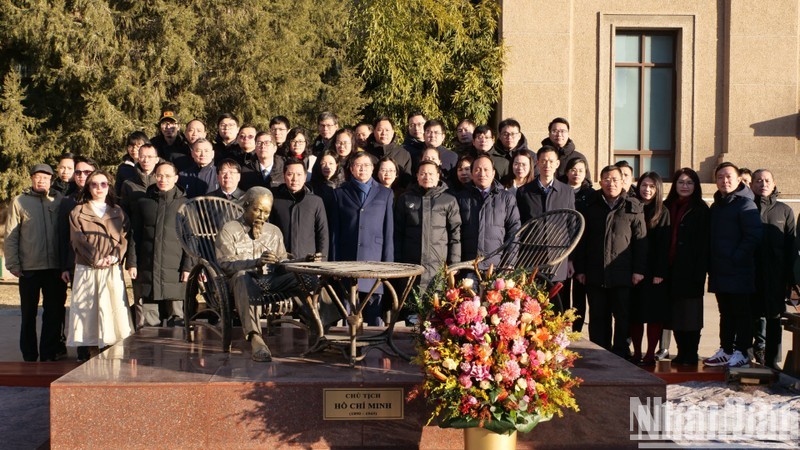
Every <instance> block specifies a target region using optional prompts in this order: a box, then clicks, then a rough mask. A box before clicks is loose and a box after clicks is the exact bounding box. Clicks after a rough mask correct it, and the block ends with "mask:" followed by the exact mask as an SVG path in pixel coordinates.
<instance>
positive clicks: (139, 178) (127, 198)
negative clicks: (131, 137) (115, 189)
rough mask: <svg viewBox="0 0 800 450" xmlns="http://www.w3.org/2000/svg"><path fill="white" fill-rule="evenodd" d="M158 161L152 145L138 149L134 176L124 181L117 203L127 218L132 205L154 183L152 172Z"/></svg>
mask: <svg viewBox="0 0 800 450" xmlns="http://www.w3.org/2000/svg"><path fill="white" fill-rule="evenodd" d="M159 160H160V158H159V157H158V152H157V150H156V148H155V147H154V146H153V145H152V144H149V143H147V144H144V145H142V146H141V147H139V162H138V163H137V164H136V166H134V170H135V176H133V177H131V178H130V179H128V180H125V182H124V183H122V188H121V189H120V192H121V195H120V201H119V203H120V206H121V207H122V210H123V211H125V214H127V215H128V217H130V215H131V207H132V205H133V204H134V203H136V201H137V200H138V199H139V198H141V197H142V196H144V193H145V191H146V190H147V188H148V187H149V186H150V185H152V184H153V183H155V182H156V180H155V178H154V177H153V171H154V170H155V168H156V165H157V164H158V162H159Z"/></svg>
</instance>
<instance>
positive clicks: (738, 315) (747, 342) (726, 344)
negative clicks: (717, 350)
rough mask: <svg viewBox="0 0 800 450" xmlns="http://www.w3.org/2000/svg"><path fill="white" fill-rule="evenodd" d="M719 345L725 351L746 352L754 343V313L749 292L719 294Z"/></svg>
mask: <svg viewBox="0 0 800 450" xmlns="http://www.w3.org/2000/svg"><path fill="white" fill-rule="evenodd" d="M717 306H718V307H719V346H720V347H722V349H723V350H725V353H727V354H729V355H730V354H732V353H733V352H734V351H735V350H738V351H740V352H742V353H746V352H747V349H748V348H750V346H751V344H752V339H753V337H752V332H751V330H752V328H751V327H752V323H753V319H752V315H751V314H750V295H749V294H728V293H718V294H717Z"/></svg>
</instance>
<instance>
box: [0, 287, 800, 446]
mask: <svg viewBox="0 0 800 450" xmlns="http://www.w3.org/2000/svg"><path fill="white" fill-rule="evenodd" d="M17 292H18V291H17V285H16V283H13V282H10V283H9V282H8V281H3V282H0V361H21V360H22V357H21V355H20V352H19V303H18V302H19V301H18V296H17V295H18V294H17ZM40 317H41V310H40ZM718 321H719V315H718V311H717V306H716V301H715V299H714V297H713V296H711V295H706V298H705V328H704V330H703V335H702V339H701V345H700V353H701V355H702V356H708V355H711V354H712V353H713V352H714V351H716V349H717V347H718V345H719V340H718V337H717V332H718V329H719V322H718ZM587 333H588V331H587V328H584V334H587ZM783 341H784V343H786V344H785V346H784V349H783V353H784V354H785V352H786V350H788V347H789V346H790V345H791V337H790V335H789V334H788V333H786V332H784V338H783ZM675 352H676V348H675V344H674V342H673V345H672V347H671V349H670V353H671V354H672V355H674V354H675ZM75 357H76V355H75V350H74V349H69V355H68V358H70V359H74V358H75ZM794 382H796V380H792V379H789V378H788V377H782V379H781V381H780V382H779V383H778V384H777V385H774V386H739V385H728V384H726V383H697V382H691V383H683V384H676V385H670V386H669V387H668V389H667V396H668V399H667V400H668V402H669V404H670V407H675V408H677V409H678V410H679V411H682V414H683V416H681V415H679V416H675V417H678V418H680V417H684V418H685V417H688V416H686V411H694V413H695V414H697V411H700V412H701V414H700V415H701V416H702V413H703V412H705V411H706V410H709V409H711V410H713V409H714V408H715V405H716V409H717V410H718V412H717V413H715V414H717V416H716V417H720V418H722V420H724V421H725V422H724V423H728V424H731V425H729V426H728V428H725V429H727V430H729V429H731V428H733V429H736V428H735V427H736V426H739V425H738V424H740V423H741V424H743V425H741V427H745V428H748V427H749V428H748V429H751V430H755V432H754V433H751V436H749V437H747V438H746V439H745V440H736V439H733V438H731V437H730V436H728V437H727V438H722V439H720V438H718V435H713V436H712V434H709V433H710V432H709V433H707V437H708V438H710V439H705V440H702V441H701V440H698V439H697V436H694V437H690V438H689V439H686V438H684V439H677V440H676V441H675V444H671V445H672V448H676V447H680V448H698V447H703V448H730V447H732V446H737V447H738V448H800V395H799V394H798V393H797V391H795V390H791V389H789V388H788V387H787V386H790V385H792V384H793V383H794ZM49 398H50V397H49V390H48V389H46V388H13V387H0V448H3V449H14V450H16V449H37V448H42V446H44V447H43V448H47V446H46V444H47V442H48V440H49V438H50V425H49V402H50V400H49ZM730 401H733V402H734V403H733V407H731V406H726V402H730ZM736 402H738V403H736ZM740 404H744V405H748V404H750V405H769V407H770V408H772V409H773V410H778V411H779V412H780V413H781V415H782V416H787V417H789V419H790V420H793V421H794V422H790V423H793V425H794V429H795V430H797V432H796V433H795V434H793V435H788V436H778V437H781V438H782V439H771V440H769V439H768V440H765V439H763V437H764V436H767V437H769V436H770V434H769V432H770V431H772V432H773V434H774V431H775V424H774V422H775V420H774V418H775V417H776V415H775V413H774V412H773V413H770V412H769V411H767V412H764V411H756V413H754V414H746V415H745V416H748V417H749V416H754V417H755V418H756V420H755V421H751V422H750V423H747V422H745V421H744V419H743V418H741V417H740V416H737V414H739V415H741V412H740V411H741V408H739V409H736V407H735V406H738V405H740ZM691 408H695V409H694V410H692V409H691ZM704 408H705V409H704ZM708 414H711V413H708ZM692 423H696V421H694V422H692ZM770 427H773V428H770ZM711 428H713V427H707V429H706V431H707V430H710V429H711ZM716 429H719V427H717V428H716ZM711 431H714V430H711ZM779 431H780V430H779ZM679 437H680V436H679ZM648 445H649V446H650V447H649V448H654V447H653V446H652V445H651V444H648Z"/></svg>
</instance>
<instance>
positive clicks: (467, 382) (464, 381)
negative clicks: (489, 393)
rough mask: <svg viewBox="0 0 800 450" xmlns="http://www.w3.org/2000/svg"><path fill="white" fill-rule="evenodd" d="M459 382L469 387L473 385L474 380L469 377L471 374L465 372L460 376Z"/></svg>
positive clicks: (464, 386)
mask: <svg viewBox="0 0 800 450" xmlns="http://www.w3.org/2000/svg"><path fill="white" fill-rule="evenodd" d="M458 383H459V384H460V385H461V386H462V387H463V388H464V389H469V388H471V387H472V380H471V379H470V378H469V375H467V374H464V375H461V376H460V377H458Z"/></svg>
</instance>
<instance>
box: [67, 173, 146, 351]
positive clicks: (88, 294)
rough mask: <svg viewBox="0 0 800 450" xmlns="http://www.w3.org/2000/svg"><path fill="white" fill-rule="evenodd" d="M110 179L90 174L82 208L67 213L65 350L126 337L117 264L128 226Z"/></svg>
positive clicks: (126, 320)
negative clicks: (69, 252) (70, 254)
mask: <svg viewBox="0 0 800 450" xmlns="http://www.w3.org/2000/svg"><path fill="white" fill-rule="evenodd" d="M110 180H111V176H110V175H109V174H108V173H107V172H105V171H103V170H97V171H95V172H93V173H92V174H91V175H90V176H89V179H88V180H86V185H85V186H84V188H83V203H82V204H81V205H79V206H78V207H76V208H75V209H73V210H72V212H71V213H70V218H69V219H70V220H69V221H70V241H71V245H72V248H73V249H74V250H75V278H74V280H73V283H72V300H71V304H70V308H69V309H70V312H69V316H70V321H69V322H70V327H69V336H68V338H67V345H68V346H71V347H75V346H87V347H99V348H101V349H102V348H103V347H107V346H110V345H113V344H115V343H117V342H119V341H121V340H122V339H124V338H126V337H127V336H130V335H131V330H132V328H133V327H132V324H131V319H130V315H129V313H128V305H127V297H126V294H125V283H124V281H123V279H122V270H121V268H120V263H121V262H122V259H123V258H124V256H125V252H126V250H127V247H128V238H129V233H130V222H129V220H128V217H127V216H126V215H125V213H124V212H123V211H122V208H121V207H120V206H119V205H117V202H116V198H115V196H114V188H113V186H112V185H111V181H110Z"/></svg>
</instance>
